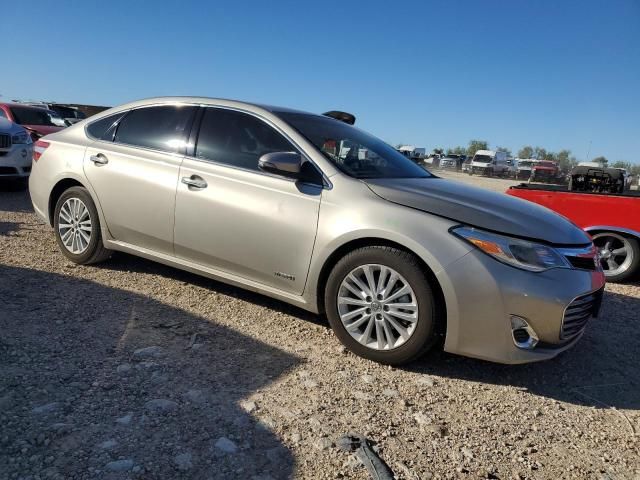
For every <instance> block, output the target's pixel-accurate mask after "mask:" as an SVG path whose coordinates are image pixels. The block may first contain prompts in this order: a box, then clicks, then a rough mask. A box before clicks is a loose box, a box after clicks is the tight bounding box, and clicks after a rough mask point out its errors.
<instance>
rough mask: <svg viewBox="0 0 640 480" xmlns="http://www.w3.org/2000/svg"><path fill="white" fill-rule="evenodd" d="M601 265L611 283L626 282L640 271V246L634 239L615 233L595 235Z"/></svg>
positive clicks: (594, 241) (594, 240)
mask: <svg viewBox="0 0 640 480" xmlns="http://www.w3.org/2000/svg"><path fill="white" fill-rule="evenodd" d="M593 243H594V245H595V246H596V248H597V249H598V252H599V254H600V263H601V264H602V269H603V270H604V275H605V277H606V279H607V281H609V282H624V281H625V280H629V279H630V278H631V277H633V276H634V275H635V274H636V273H637V272H638V271H640V244H639V243H638V240H637V239H635V238H632V237H628V236H625V235H622V234H620V233H615V232H600V233H596V234H595V235H593Z"/></svg>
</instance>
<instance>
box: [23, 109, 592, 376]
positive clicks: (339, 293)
mask: <svg viewBox="0 0 640 480" xmlns="http://www.w3.org/2000/svg"><path fill="white" fill-rule="evenodd" d="M353 121H354V118H353V117H352V116H351V115H348V114H344V113H342V112H330V114H327V115H315V114H311V113H305V112H300V111H295V110H290V109H285V108H278V107H270V106H264V105H253V104H248V103H241V102H235V101H228V100H217V99H210V98H195V97H171V98H156V99H150V100H144V101H138V102H133V103H129V104H127V105H122V106H119V107H116V108H112V109H110V110H107V111H105V112H102V113H100V114H99V115H97V116H95V117H91V118H90V119H88V120H85V121H83V122H80V123H78V124H76V125H74V126H71V127H69V128H67V129H65V130H62V131H60V132H58V133H55V134H52V135H48V136H47V137H44V138H43V139H41V140H40V141H38V142H37V143H36V144H35V151H34V162H33V170H32V175H31V179H30V191H31V198H32V201H33V205H34V208H35V210H36V212H37V213H38V215H39V216H40V217H41V218H42V219H43V220H44V221H45V222H47V223H48V224H49V225H51V226H52V227H53V229H54V232H55V235H56V238H57V241H58V244H59V246H60V249H61V251H62V253H63V254H64V255H66V256H67V257H68V258H69V259H70V260H71V261H73V262H76V263H79V264H89V263H94V262H99V261H104V260H106V259H108V258H109V256H110V254H111V252H112V251H115V250H118V251H123V252H128V253H131V254H134V255H139V256H142V257H146V258H149V259H153V260H156V261H158V262H161V263H164V264H167V265H171V266H174V267H177V268H181V269H184V270H188V271H191V272H195V273H198V274H202V275H205V276H208V277H211V278H215V279H217V280H220V281H223V282H227V283H230V284H233V285H237V286H240V287H242V288H247V289H250V290H253V291H256V292H260V293H262V294H265V295H268V296H271V297H274V298H277V299H280V300H283V301H285V302H289V303H292V304H295V305H298V306H300V307H302V308H304V309H307V310H310V311H312V312H317V313H325V314H326V316H327V317H328V320H329V322H330V324H331V326H332V328H333V329H334V331H335V333H336V335H337V337H338V338H339V339H340V340H341V341H342V342H343V343H344V344H345V345H346V346H347V347H348V348H349V349H351V350H352V351H353V352H355V353H356V354H358V355H361V356H363V357H365V358H369V359H372V360H375V361H378V362H383V363H387V364H401V363H405V362H408V361H411V360H413V359H415V358H417V357H418V356H420V355H421V354H423V353H424V352H425V351H427V350H428V349H429V348H431V347H432V346H434V345H436V344H438V343H443V345H444V349H445V350H447V351H450V352H455V353H458V354H462V355H468V356H472V357H477V358H483V359H488V360H492V361H498V362H506V363H521V362H528V361H535V360H542V359H548V358H551V357H553V356H555V355H557V354H558V353H559V352H561V351H563V350H565V349H567V348H569V347H571V346H572V345H574V344H575V343H576V342H577V341H578V339H579V338H580V337H581V335H582V333H583V331H584V329H585V328H586V327H587V324H588V323H589V320H590V318H592V317H593V316H595V315H597V313H598V309H599V306H600V299H601V296H602V289H603V286H604V276H603V274H602V271H601V269H600V266H599V262H598V261H597V258H596V252H595V250H594V248H593V245H592V243H591V240H590V238H589V237H588V236H587V235H586V234H585V233H584V232H582V231H581V230H580V229H579V228H577V227H575V226H574V225H573V224H571V223H570V222H569V221H567V220H566V219H564V218H563V217H560V216H558V215H556V214H554V213H552V212H550V211H549V210H547V209H544V208H542V207H539V206H537V205H534V204H532V203H529V202H526V201H523V200H520V199H517V198H513V197H509V196H506V195H502V194H497V193H493V192H489V191H485V190H480V189H475V188H471V187H468V186H464V185H462V184H459V183H455V182H450V181H447V180H443V179H441V178H438V177H437V176H435V175H433V174H431V173H429V172H427V171H425V170H424V169H423V168H421V167H419V166H417V165H415V164H414V163H413V162H411V160H408V159H406V158H405V157H403V156H402V155H400V154H399V153H398V152H396V151H395V150H394V149H393V148H392V147H390V146H389V145H387V144H386V143H385V142H383V141H381V140H379V139H377V138H376V137H374V136H372V135H369V134H367V133H365V132H363V131H362V130H359V129H358V128H356V127H354V126H352V125H351V123H353ZM439 340H442V341H441V342H439Z"/></svg>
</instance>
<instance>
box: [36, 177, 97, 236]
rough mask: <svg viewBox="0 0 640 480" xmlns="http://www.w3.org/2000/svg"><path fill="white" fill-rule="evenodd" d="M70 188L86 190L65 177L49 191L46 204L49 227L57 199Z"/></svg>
mask: <svg viewBox="0 0 640 480" xmlns="http://www.w3.org/2000/svg"><path fill="white" fill-rule="evenodd" d="M71 187H82V188H87V187H85V186H84V185H83V184H82V183H81V182H80V181H79V180H77V179H75V178H71V177H67V178H63V179H62V180H59V181H58V182H57V183H56V184H55V185H54V186H53V188H52V189H51V193H50V194H49V201H48V204H47V216H48V218H49V223H50V224H51V225H53V223H54V219H53V214H54V213H55V209H56V204H57V203H58V199H59V198H60V197H61V196H62V194H63V193H64V192H66V191H67V190H69V189H70V188H71ZM94 203H95V201H94Z"/></svg>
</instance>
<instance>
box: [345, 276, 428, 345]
mask: <svg viewBox="0 0 640 480" xmlns="http://www.w3.org/2000/svg"><path fill="white" fill-rule="evenodd" d="M337 306H338V314H339V315H340V320H341V321H342V324H343V325H344V327H345V329H346V330H347V332H349V334H350V335H351V336H352V337H353V338H354V339H355V340H356V341H357V342H358V343H360V344H361V345H364V346H366V347H368V348H371V349H374V350H392V349H394V348H397V347H399V346H400V345H402V344H404V343H405V342H407V340H409V338H411V335H413V333H414V331H415V329H416V325H417V323H418V302H417V298H416V295H415V293H414V292H413V289H412V288H411V285H409V282H408V281H407V280H406V279H405V278H404V277H403V276H402V275H400V274H399V273H398V272H397V271H395V270H394V269H392V268H390V267H387V266H385V265H377V264H367V265H361V266H359V267H357V268H355V269H353V270H352V271H351V272H350V273H349V274H348V275H347V276H346V277H345V278H344V280H343V281H342V283H341V285H340V289H339V290H338V298H337Z"/></svg>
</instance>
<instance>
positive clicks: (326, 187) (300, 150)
mask: <svg viewBox="0 0 640 480" xmlns="http://www.w3.org/2000/svg"><path fill="white" fill-rule="evenodd" d="M165 105H187V106H195V107H200V108H219V109H223V110H232V111H235V112H239V113H244V114H247V115H251V116H253V117H255V118H257V119H258V120H260V121H262V122H264V123H266V124H267V125H269V126H270V127H271V128H273V129H274V130H276V131H277V132H278V133H279V134H281V135H282V136H283V137H284V138H286V139H287V141H288V142H289V143H291V144H292V145H293V146H294V147H295V148H296V150H298V153H300V154H301V155H302V156H303V157H304V158H305V160H307V161H308V162H310V163H311V164H312V165H313V166H314V167H315V168H316V169H317V170H318V171H319V172H320V174H321V175H322V179H323V185H317V184H315V183H309V182H300V183H301V184H303V185H311V186H314V187H321V188H322V189H324V190H331V189H332V188H333V183H331V180H329V177H328V176H327V175H326V174H325V173H324V171H322V169H321V168H320V167H319V166H318V164H317V163H316V162H314V161H313V159H311V158H310V157H309V155H308V154H307V153H306V152H305V151H304V149H303V148H301V147H300V145H298V143H297V142H296V141H294V140H293V139H292V138H291V137H290V136H289V135H287V134H286V133H285V132H283V131H282V129H281V128H280V127H278V126H277V125H275V124H274V123H273V122H272V121H270V120H269V119H267V118H265V117H263V116H261V115H258V114H256V113H255V112H250V111H248V110H245V109H242V108H236V107H228V106H224V105H216V104H212V103H201V102H166V103H152V104H148V105H140V106H137V107H134V108H129V109H126V110H120V111H118V112H114V113H112V114H110V115H117V114H120V113H124V115H123V116H122V118H124V117H125V116H126V114H127V113H129V112H131V111H133V110H140V109H142V108H150V107H158V106H165ZM110 115H105V116H104V117H100V118H98V119H96V120H95V121H96V122H97V121H100V120H102V119H104V118H106V117H108V116H110ZM122 118H120V120H118V122H117V123H118V124H119V123H120V121H121V120H122ZM91 123H94V122H91ZM89 125H90V123H87V124H86V125H85V126H84V130H85V135H86V136H87V137H88V138H90V139H91V140H93V141H94V142H95V143H98V142H99V143H104V144H106V145H121V146H124V147H127V148H133V149H135V150H142V151H147V152H152V153H161V154H164V155H171V156H173V157H180V158H188V159H190V160H195V161H197V162H202V163H210V164H213V165H217V166H220V167H225V168H232V169H235V170H240V171H243V172H249V173H253V174H257V175H264V176H268V177H273V178H279V179H282V180H287V181H289V182H297V181H298V180H296V179H295V178H289V177H285V176H284V175H277V174H274V173H269V172H263V171H262V170H253V169H250V168H243V167H237V166H235V165H230V164H228V163H222V162H217V161H215V160H210V159H204V158H198V157H196V156H195V154H194V155H186V154H182V153H175V152H167V151H166V150H159V149H156V148H149V147H142V146H140V145H131V144H128V143H122V142H116V141H115V137H114V140H113V141H111V142H109V141H107V140H102V139H99V138H98V139H96V138H94V137H92V136H91V135H89V134H88V132H87V127H88V126H89ZM192 128H193V127H192ZM198 133H199V132H198ZM195 146H196V145H194V147H195ZM194 153H195V149H194Z"/></svg>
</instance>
